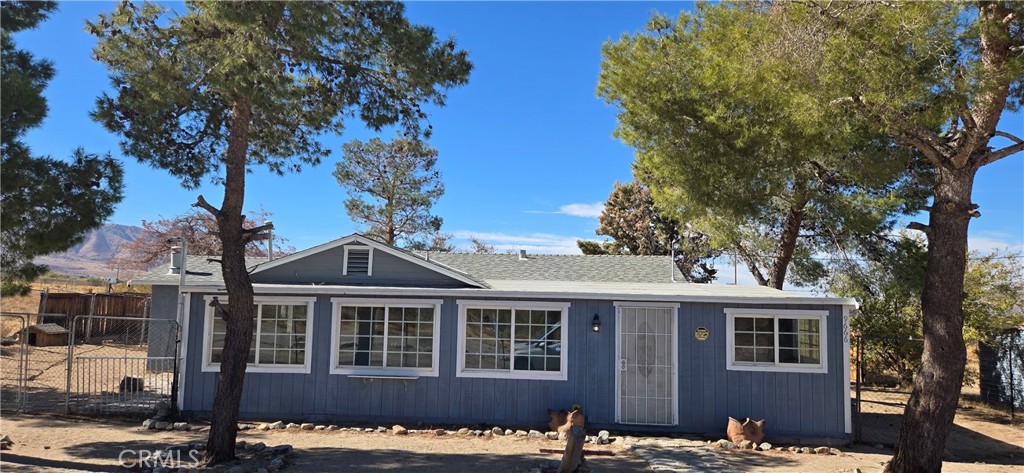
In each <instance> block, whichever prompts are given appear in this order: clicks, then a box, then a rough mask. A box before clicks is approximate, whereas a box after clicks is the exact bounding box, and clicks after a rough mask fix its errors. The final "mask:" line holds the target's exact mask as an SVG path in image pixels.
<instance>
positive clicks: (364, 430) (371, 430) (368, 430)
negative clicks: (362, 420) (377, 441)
mask: <svg viewBox="0 0 1024 473" xmlns="http://www.w3.org/2000/svg"><path fill="white" fill-rule="evenodd" d="M363 432H373V429H371V428H369V427H367V428H365V429H363Z"/></svg>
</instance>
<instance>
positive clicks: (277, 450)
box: [267, 444, 292, 455]
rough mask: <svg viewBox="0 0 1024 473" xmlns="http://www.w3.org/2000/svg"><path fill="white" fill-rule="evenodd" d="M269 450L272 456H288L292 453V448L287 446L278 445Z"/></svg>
mask: <svg viewBox="0 0 1024 473" xmlns="http://www.w3.org/2000/svg"><path fill="white" fill-rule="evenodd" d="M267 450H268V451H269V452H270V454H271V455H287V454H289V453H291V452H292V446H291V445H287V444H285V445H278V446H276V447H273V448H269V449H267Z"/></svg>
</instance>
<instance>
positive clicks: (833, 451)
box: [828, 448, 843, 455]
mask: <svg viewBox="0 0 1024 473" xmlns="http://www.w3.org/2000/svg"><path fill="white" fill-rule="evenodd" d="M828 453H829V455H841V454H842V453H843V452H841V451H839V449H838V448H830V449H828Z"/></svg>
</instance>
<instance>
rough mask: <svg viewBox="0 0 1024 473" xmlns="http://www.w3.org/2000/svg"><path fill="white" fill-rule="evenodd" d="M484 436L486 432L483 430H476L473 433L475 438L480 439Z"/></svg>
mask: <svg viewBox="0 0 1024 473" xmlns="http://www.w3.org/2000/svg"><path fill="white" fill-rule="evenodd" d="M483 434H484V431H482V430H474V431H473V436H474V437H479V436H481V435H483Z"/></svg>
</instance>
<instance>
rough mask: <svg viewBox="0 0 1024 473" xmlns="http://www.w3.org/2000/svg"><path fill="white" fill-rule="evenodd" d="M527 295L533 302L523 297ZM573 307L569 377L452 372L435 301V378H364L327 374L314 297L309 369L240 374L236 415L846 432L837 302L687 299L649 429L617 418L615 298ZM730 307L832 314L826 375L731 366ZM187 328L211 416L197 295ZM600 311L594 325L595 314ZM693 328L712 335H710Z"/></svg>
mask: <svg viewBox="0 0 1024 473" xmlns="http://www.w3.org/2000/svg"><path fill="white" fill-rule="evenodd" d="M524 300H528V299H524ZM559 302H569V303H570V304H571V305H570V308H569V316H568V321H567V323H566V328H567V329H568V347H567V349H566V350H567V352H568V356H569V376H568V380H566V381H536V380H509V379H484V378H459V377H456V375H455V369H456V350H457V348H456V347H457V342H458V340H457V333H458V327H457V322H458V306H457V303H456V301H455V299H454V298H445V299H444V302H443V304H442V306H441V321H440V323H441V331H440V334H441V339H440V347H441V348H440V357H439V364H440V366H439V376H437V377H421V378H419V379H415V380H395V379H391V380H389V379H363V378H352V377H348V376H345V375H332V374H329V373H328V369H329V366H328V365H329V363H330V353H329V351H330V346H331V339H330V337H331V316H332V314H331V303H330V297H329V296H321V297H318V298H317V301H316V305H315V314H316V315H315V320H314V330H313V340H312V344H311V347H312V349H313V356H312V373H310V374H277V373H249V374H247V375H246V381H245V383H246V384H245V391H244V394H243V397H242V406H241V416H242V418H243V419H251V420H271V421H272V420H278V419H282V420H308V421H313V422H368V423H376V422H380V423H385V422H404V423H406V424H414V425H415V423H417V422H422V423H423V425H429V424H466V425H471V424H485V425H500V426H502V427H541V426H543V425H546V423H547V414H546V409H548V408H568V407H570V406H571V405H572V404H573V403H579V404H581V405H582V406H584V408H585V409H586V412H587V421H588V426H590V427H594V428H613V429H615V428H618V429H621V430H633V431H645V430H646V431H674V432H690V433H705V432H724V429H725V425H726V420H727V419H726V418H727V417H728V416H732V417H737V418H743V417H752V418H755V419H761V418H765V419H767V431H768V434H769V436H772V435H779V436H790V437H834V438H843V437H844V436H845V434H844V430H845V429H844V427H845V423H844V409H843V407H844V401H845V402H849V400H848V399H847V400H844V399H843V395H844V389H843V383H844V382H845V380H844V379H843V378H844V369H843V368H844V367H843V360H844V358H843V339H842V333H843V320H842V307H840V306H807V305H805V306H796V305H772V306H764V305H760V306H758V305H749V304H707V303H682V304H681V305H680V309H679V313H678V315H677V316H678V318H679V319H678V321H679V323H678V330H679V335H678V338H679V350H678V353H679V355H678V365H677V368H678V373H679V390H678V404H679V424H678V425H677V426H672V427H644V426H635V425H629V426H624V425H617V424H616V423H615V406H616V399H615V371H614V370H615V367H616V365H617V364H616V360H615V332H616V330H615V323H616V317H615V307H614V305H613V303H612V302H611V301H594V300H572V299H563V300H560V301H559ZM726 307H747V308H766V307H770V308H779V309H818V310H828V311H829V316H828V324H827V325H828V327H827V329H828V333H827V337H828V342H827V350H828V373H827V374H811V373H776V372H750V371H728V370H726V348H725V347H726V316H725V313H724V310H725V308H726ZM190 314H191V316H190V323H189V326H188V332H189V333H188V337H189V349H188V354H187V356H186V361H185V362H186V364H187V368H186V372H185V375H184V378H183V381H184V383H185V394H184V399H183V401H184V406H183V407H184V410H185V411H186V412H190V413H193V414H200V415H206V414H208V413H209V410H210V409H211V406H212V404H213V392H214V384H215V383H216V382H217V374H216V373H212V372H203V371H202V369H201V368H202V367H201V366H200V365H201V363H202V347H203V330H204V326H203V323H204V318H205V317H204V316H205V311H204V305H203V297H202V296H201V295H198V294H197V295H193V297H192V306H191V310H190ZM595 314H597V315H599V316H600V318H601V324H602V325H601V331H600V332H598V333H595V332H593V331H592V330H591V321H592V319H593V317H594V315H595ZM697 327H705V328H707V329H708V330H710V337H709V338H708V339H707V340H706V341H698V340H696V339H695V337H694V335H693V334H694V330H695V329H696V328H697Z"/></svg>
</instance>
